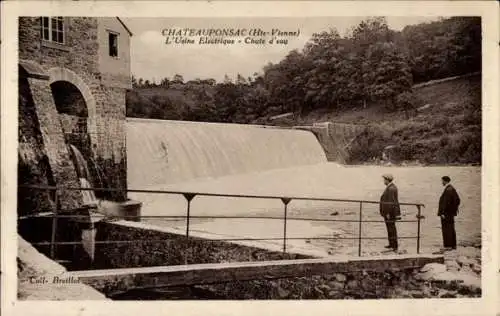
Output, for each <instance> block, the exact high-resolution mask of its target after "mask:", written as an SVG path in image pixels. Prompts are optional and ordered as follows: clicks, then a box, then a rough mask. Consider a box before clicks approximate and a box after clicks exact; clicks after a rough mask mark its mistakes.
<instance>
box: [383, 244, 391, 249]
mask: <svg viewBox="0 0 500 316" xmlns="http://www.w3.org/2000/svg"><path fill="white" fill-rule="evenodd" d="M384 248H386V249H392V246H390V245H388V246H385V247H384Z"/></svg>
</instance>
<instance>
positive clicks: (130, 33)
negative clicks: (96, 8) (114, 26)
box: [116, 17, 134, 36]
mask: <svg viewBox="0 0 500 316" xmlns="http://www.w3.org/2000/svg"><path fill="white" fill-rule="evenodd" d="M116 18H117V19H118V21H120V23H121V24H122V25H123V27H124V28H125V30H127V32H128V34H129V35H130V36H133V35H134V34H132V31H130V29H129V28H128V27H127V25H125V23H124V22H123V21H122V19H120V18H119V17H116Z"/></svg>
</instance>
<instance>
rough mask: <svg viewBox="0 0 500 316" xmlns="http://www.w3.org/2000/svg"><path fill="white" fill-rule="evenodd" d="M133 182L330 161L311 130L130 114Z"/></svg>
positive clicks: (130, 181) (130, 178) (154, 182)
mask: <svg viewBox="0 0 500 316" xmlns="http://www.w3.org/2000/svg"><path fill="white" fill-rule="evenodd" d="M126 131H127V172H128V178H127V181H128V187H129V188H131V189H132V188H134V189H139V188H147V187H151V186H155V185H162V184H172V183H180V182H186V181H190V180H193V179H199V178H217V177H221V176H228V175H234V174H242V173H250V172H259V171H266V170H271V169H280V168H287V167H295V166H302V165H312V164H318V163H325V162H326V161H327V159H326V155H325V152H324V151H323V149H322V147H321V145H320V144H319V142H318V141H317V139H316V138H315V137H314V135H313V134H312V133H311V132H307V131H300V130H289V129H276V128H264V127H262V126H251V125H239V124H219V123H198V122H183V121H161V120H146V119H132V118H128V119H127V122H126Z"/></svg>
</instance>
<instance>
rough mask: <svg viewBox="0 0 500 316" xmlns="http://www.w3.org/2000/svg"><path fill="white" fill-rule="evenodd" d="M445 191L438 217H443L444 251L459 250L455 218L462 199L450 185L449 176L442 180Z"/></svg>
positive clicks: (441, 198)
mask: <svg viewBox="0 0 500 316" xmlns="http://www.w3.org/2000/svg"><path fill="white" fill-rule="evenodd" d="M441 181H442V183H443V186H444V191H443V193H442V194H441V197H440V198H439V210H438V214H437V215H438V216H439V217H441V230H442V233H443V246H444V249H443V250H445V251H446V250H451V249H457V236H456V233H455V216H457V215H458V206H459V205H460V197H459V196H458V193H457V190H455V188H454V187H453V186H452V185H451V184H450V182H451V179H450V177H448V176H444V177H442V178H441Z"/></svg>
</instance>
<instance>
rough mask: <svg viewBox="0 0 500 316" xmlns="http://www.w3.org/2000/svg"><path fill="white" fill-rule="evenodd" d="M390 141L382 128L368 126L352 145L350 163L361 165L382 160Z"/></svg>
mask: <svg viewBox="0 0 500 316" xmlns="http://www.w3.org/2000/svg"><path fill="white" fill-rule="evenodd" d="M389 141H390V139H389V138H388V137H387V136H386V135H385V133H384V131H383V130H382V129H381V128H380V127H378V126H374V125H369V126H366V127H365V129H364V131H363V132H361V133H360V134H359V135H358V136H357V137H356V139H355V140H354V141H353V142H352V143H351V145H350V148H349V153H350V154H349V158H348V160H349V161H348V163H360V162H366V161H369V160H372V159H374V158H377V159H378V158H381V156H382V152H383V150H384V148H385V147H386V146H387V143H388V142H389Z"/></svg>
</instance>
